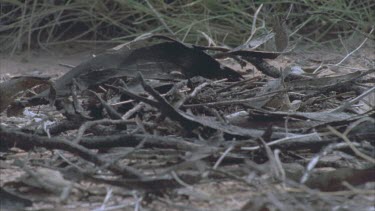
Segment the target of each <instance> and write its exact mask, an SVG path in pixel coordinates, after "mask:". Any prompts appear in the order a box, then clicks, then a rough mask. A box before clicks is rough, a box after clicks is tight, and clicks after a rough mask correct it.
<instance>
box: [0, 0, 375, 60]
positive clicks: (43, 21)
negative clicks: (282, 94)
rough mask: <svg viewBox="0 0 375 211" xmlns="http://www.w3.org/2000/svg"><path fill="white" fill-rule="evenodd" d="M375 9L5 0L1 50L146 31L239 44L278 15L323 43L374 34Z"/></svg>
mask: <svg viewBox="0 0 375 211" xmlns="http://www.w3.org/2000/svg"><path fill="white" fill-rule="evenodd" d="M258 9H259V13H258V15H257V17H256V19H254V15H255V14H256V11H257V10H258ZM374 11H375V1H373V0H335V1H333V0H332V1H331V0H288V1H286V0H285V1H281V0H280V1H272V0H258V1H255V0H254V1H250V0H102V1H98V0H34V1H32V0H0V49H1V50H2V51H11V52H13V53H14V52H16V51H20V50H26V49H31V48H35V47H37V48H47V47H51V46H53V45H58V44H66V43H72V42H86V43H87V42H95V43H123V42H125V41H129V40H131V39H134V38H136V37H138V36H141V35H144V34H147V33H155V34H164V35H169V36H173V37H175V38H178V39H180V40H182V41H184V42H189V43H201V44H207V40H208V39H207V38H208V37H209V38H211V39H212V41H214V42H215V43H216V44H218V45H224V44H225V45H227V46H231V47H235V46H239V45H241V44H242V43H244V42H246V41H247V40H248V39H249V37H250V36H252V38H254V39H255V38H257V37H262V36H264V34H267V33H270V32H271V31H272V27H273V24H275V21H274V20H275V17H278V18H281V19H282V20H283V19H285V18H287V20H286V22H285V23H286V28H287V31H288V35H289V39H290V40H291V41H303V42H307V43H311V44H315V43H320V44H321V43H325V42H332V41H334V40H337V39H338V38H339V37H341V38H342V37H345V38H348V37H350V36H354V35H358V34H363V35H365V36H369V38H370V39H372V40H374V35H366V34H367V33H368V32H369V31H370V30H371V28H372V27H373V24H374V23H375V12H374ZM254 20H256V21H255V24H253V22H254ZM252 27H256V30H254V29H255V28H252ZM252 32H253V33H252Z"/></svg>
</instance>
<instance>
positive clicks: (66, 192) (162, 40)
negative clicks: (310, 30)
mask: <svg viewBox="0 0 375 211" xmlns="http://www.w3.org/2000/svg"><path fill="white" fill-rule="evenodd" d="M150 5H151V4H150ZM150 5H149V7H150V8H153V7H152V5H151V6H150ZM261 8H262V6H260V7H258V12H259V10H260V9H261ZM154 9H155V8H154ZM155 11H156V10H155ZM158 17H159V21H160V20H161V19H160V18H161V16H158ZM256 18H257V13H256V14H255V16H254V19H255V21H254V22H256ZM275 21H280V20H275ZM163 24H166V23H165V22H164V23H163ZM278 24H280V26H281V25H282V24H283V23H280V22H278ZM277 28H278V27H274V30H275V31H274V34H267V35H264V36H263V37H261V39H256V41H254V39H252V38H249V40H248V41H247V42H246V43H245V44H243V45H241V46H239V47H237V48H229V47H223V46H219V45H214V39H212V38H210V37H209V36H208V35H206V38H207V40H208V41H209V43H211V45H208V46H204V45H198V44H189V43H184V42H181V41H179V40H178V39H175V38H171V37H168V36H164V35H147V36H140V37H138V38H137V39H135V40H133V41H131V42H128V43H126V44H122V45H119V46H117V47H115V48H113V49H110V50H108V51H106V52H104V53H103V54H100V55H96V56H95V57H93V58H92V59H90V60H88V61H86V62H83V63H81V64H80V65H78V66H76V67H71V70H70V71H69V72H67V73H66V74H64V75H62V76H61V77H59V78H58V79H56V80H51V79H50V78H48V77H44V76H43V77H41V76H20V77H15V78H12V79H10V80H7V81H4V82H2V83H1V84H0V93H1V94H0V99H1V104H0V108H1V112H2V114H1V118H2V121H1V126H0V137H1V138H0V150H1V158H2V160H1V167H0V168H1V171H2V177H1V200H2V202H1V206H2V208H3V207H4V208H9V209H14V208H18V209H23V208H25V207H29V208H27V209H30V210H41V209H50V208H54V209H57V208H59V209H62V210H66V209H74V210H116V209H118V210H128V209H129V210H130V209H132V210H333V209H335V210H369V209H372V208H373V204H374V195H375V192H374V183H373V182H374V180H375V168H374V166H375V165H374V164H375V156H374V150H375V149H374V145H375V143H374V140H375V126H374V125H375V110H374V105H375V102H374V101H375V99H374V93H375V86H374V83H375V78H374V75H375V69H374V68H375V66H374V65H373V63H372V64H371V62H369V64H368V65H364V66H365V67H366V68H364V67H362V68H361V69H359V68H357V67H353V68H348V66H343V63H344V62H345V61H347V59H348V58H350V57H351V56H352V55H353V54H354V53H355V52H356V51H358V50H359V49H360V48H362V47H363V46H364V45H365V44H366V42H368V41H369V40H370V41H371V42H373V40H371V36H373V35H372V33H373V28H372V29H371V30H369V31H368V32H369V33H368V34H366V35H365V36H363V37H362V41H361V42H360V43H359V45H358V46H357V47H356V48H353V50H351V51H350V52H347V56H344V57H342V58H340V59H339V60H338V61H336V62H334V63H324V62H321V63H317V62H315V66H313V67H301V66H298V65H286V66H285V65H284V66H283V65H281V66H282V67H280V66H276V65H274V63H273V60H277V59H279V58H280V57H285V56H289V57H291V58H293V56H296V53H295V52H294V49H293V48H291V46H290V43H289V38H288V36H285V33H286V31H284V30H285V28H284V27H281V28H279V29H277ZM253 29H254V30H253V31H252V33H251V34H252V35H254V34H255V32H256V27H255V24H254V25H253ZM273 36H276V37H275V41H276V44H275V48H276V49H277V50H278V51H277V52H276V51H259V50H254V49H253V48H255V46H260V45H263V44H265V43H266V42H268V41H269V40H270V39H272V37H273ZM258 38H259V37H258ZM369 57H370V58H373V57H374V55H370V56H369ZM371 65H372V66H371ZM341 68H342V69H345V70H347V69H349V70H350V71H340V70H341ZM328 73H331V74H328ZM3 175H4V176H3Z"/></svg>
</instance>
